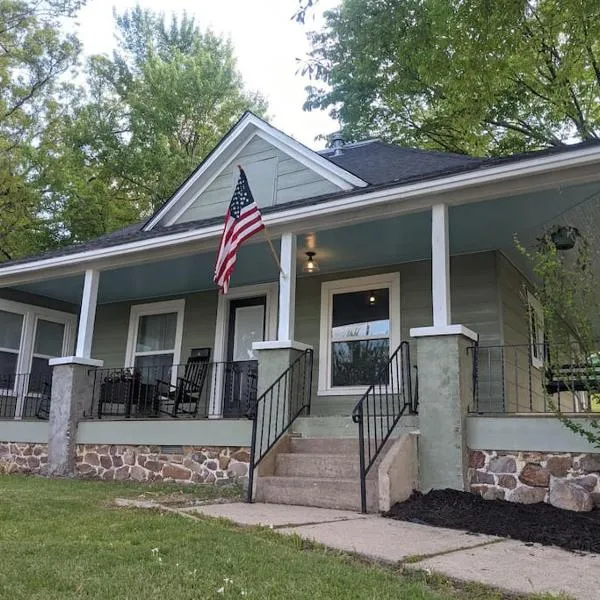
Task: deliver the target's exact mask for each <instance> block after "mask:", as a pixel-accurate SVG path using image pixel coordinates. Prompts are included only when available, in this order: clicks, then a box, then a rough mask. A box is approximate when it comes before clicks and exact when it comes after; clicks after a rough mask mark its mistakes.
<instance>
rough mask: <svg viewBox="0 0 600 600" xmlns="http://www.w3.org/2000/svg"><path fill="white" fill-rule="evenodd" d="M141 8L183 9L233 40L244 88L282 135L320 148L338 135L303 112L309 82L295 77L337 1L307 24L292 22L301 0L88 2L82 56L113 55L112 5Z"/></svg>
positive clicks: (82, 19) (324, 4)
mask: <svg viewBox="0 0 600 600" xmlns="http://www.w3.org/2000/svg"><path fill="white" fill-rule="evenodd" d="M138 3H139V4H140V5H141V6H142V8H148V9H151V10H154V11H158V12H165V13H167V14H170V13H173V12H175V13H182V12H183V11H184V10H185V11H187V12H188V14H190V15H193V16H194V17H195V18H196V21H197V23H198V24H199V25H200V27H201V28H202V29H206V28H210V29H212V30H213V31H214V32H215V33H220V34H223V35H225V36H227V37H230V38H231V40H232V42H233V45H234V48H235V54H236V57H237V60H238V68H239V70H240V72H241V73H242V76H243V78H244V81H245V84H246V87H247V88H248V89H251V90H258V91H260V92H261V93H262V95H263V96H265V97H266V98H267V100H268V102H269V110H268V114H269V116H270V122H271V123H272V124H273V125H275V126H276V127H278V128H279V129H281V130H282V131H283V132H285V133H287V134H288V135H291V136H293V137H294V138H296V139H297V140H299V141H300V142H302V143H304V144H306V145H307V146H309V147H310V148H313V149H319V148H322V147H324V145H325V144H324V142H323V141H315V138H316V137H317V136H318V135H321V134H330V133H333V132H334V131H337V130H338V125H337V123H336V122H335V121H334V120H333V119H331V118H330V117H329V116H328V115H327V113H326V112H325V111H311V112H305V111H303V110H302V104H303V103H304V100H305V97H306V93H305V91H304V88H305V86H306V85H309V83H310V81H309V79H308V78H307V77H301V76H300V74H299V73H297V71H298V63H297V60H296V59H297V58H303V57H305V56H306V54H307V52H308V51H309V50H310V44H309V42H308V40H307V39H306V33H307V31H310V30H311V29H318V28H319V26H320V24H321V23H322V17H321V15H322V12H323V11H324V10H326V9H329V8H333V7H334V6H336V5H337V4H338V3H339V0H319V3H318V4H317V8H318V9H319V10H316V11H315V12H314V14H312V15H311V16H310V17H309V18H307V20H306V25H301V24H298V23H296V22H295V21H294V20H292V19H291V17H292V16H293V14H294V12H295V11H296V9H297V7H298V0H119V1H118V2H111V0H88V3H87V5H86V6H84V8H83V9H82V10H81V12H80V14H79V17H78V22H79V36H80V39H81V41H82V42H83V47H84V53H85V54H98V53H110V52H111V51H112V49H113V48H114V46H115V40H114V26H113V16H112V13H113V6H115V5H116V6H117V8H118V10H119V11H123V10H125V9H127V8H131V7H133V6H135V5H136V4H138Z"/></svg>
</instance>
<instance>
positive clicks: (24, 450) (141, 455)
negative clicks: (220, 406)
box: [0, 442, 250, 483]
mask: <svg viewBox="0 0 600 600" xmlns="http://www.w3.org/2000/svg"><path fill="white" fill-rule="evenodd" d="M249 461H250V453H249V449H248V448H238V447H234V448H229V447H214V446H211V447H204V446H127V445H95V444H94V445H90V444H79V445H78V446H77V458H76V462H77V467H76V468H77V476H78V477H82V478H86V479H103V480H116V481H126V480H133V481H176V482H182V483H225V482H233V481H239V480H242V479H244V478H246V477H247V476H248V463H249ZM47 464H48V445H47V444H35V443H13V442H0V473H32V474H39V475H44V474H45V473H46V470H47Z"/></svg>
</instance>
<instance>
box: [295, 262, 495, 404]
mask: <svg viewBox="0 0 600 600" xmlns="http://www.w3.org/2000/svg"><path fill="white" fill-rule="evenodd" d="M393 272H399V273H400V321H401V331H402V339H403V340H409V341H411V340H410V335H409V331H410V329H411V328H413V327H426V326H429V325H432V319H433V317H432V314H433V309H432V301H431V263H430V261H419V262H413V263H404V264H399V265H394V266H387V267H377V268H372V269H361V270H359V271H345V272H343V273H336V274H335V275H318V276H316V277H315V276H311V277H306V278H300V279H298V282H297V289H296V336H295V337H296V339H297V340H298V341H299V342H304V343H306V344H310V345H312V346H313V347H314V349H315V370H314V376H313V398H314V400H313V407H314V411H313V412H314V413H315V414H319V415H335V414H338V415H348V414H350V412H351V411H352V408H353V407H354V405H355V404H356V402H357V401H358V400H359V398H360V396H318V395H317V388H318V367H317V366H318V361H319V320H320V312H321V284H322V283H323V282H325V281H333V280H336V279H349V278H353V277H363V276H365V275H376V274H378V273H393ZM450 272H451V275H450V280H451V304H452V321H453V323H459V324H461V325H465V326H466V327H468V328H469V329H472V330H473V331H475V332H477V333H479V334H480V335H481V339H482V341H483V342H485V343H496V344H497V343H499V340H500V333H501V332H500V310H499V304H498V291H497V282H496V279H497V274H496V259H495V254H494V253H493V252H487V253H481V254H472V255H465V256H456V257H452V259H451V261H450ZM411 350H412V353H413V357H412V358H413V363H415V364H416V345H415V344H414V343H413V341H411Z"/></svg>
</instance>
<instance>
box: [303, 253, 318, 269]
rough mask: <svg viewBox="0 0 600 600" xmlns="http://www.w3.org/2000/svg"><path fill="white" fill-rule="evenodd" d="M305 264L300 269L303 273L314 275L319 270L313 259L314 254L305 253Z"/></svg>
mask: <svg viewBox="0 0 600 600" xmlns="http://www.w3.org/2000/svg"><path fill="white" fill-rule="evenodd" d="M306 256H307V259H306V264H305V265H304V268H303V269H302V270H303V271H304V272H305V273H316V272H317V271H318V270H319V263H318V262H317V261H316V260H315V259H314V257H315V256H316V253H315V252H306Z"/></svg>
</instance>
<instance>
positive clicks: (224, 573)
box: [0, 476, 504, 600]
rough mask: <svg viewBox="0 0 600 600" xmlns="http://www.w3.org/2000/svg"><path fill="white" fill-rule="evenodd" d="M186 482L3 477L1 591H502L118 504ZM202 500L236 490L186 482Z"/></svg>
mask: <svg viewBox="0 0 600 600" xmlns="http://www.w3.org/2000/svg"><path fill="white" fill-rule="evenodd" d="M180 489H181V488H176V487H169V486H165V485H163V486H160V487H153V488H152V487H148V486H141V485H133V484H117V483H108V482H107V483H102V482H91V481H65V480H60V481H57V480H47V479H42V478H34V477H18V476H0V598H2V599H7V600H8V599H10V600H21V599H22V600H36V599H39V600H42V599H43V600H54V599H56V600H59V599H60V600H69V599H85V598H94V599H107V600H108V599H110V600H113V599H119V600H120V599H136V600H137V599H140V600H141V599H144V600H152V599H157V600H158V599H160V600H184V599H190V600H191V599H194V600H198V599H201V598H215V599H220V598H248V599H250V598H257V599H278V600H279V599H288V598H307V599H311V600H318V599H327V600H333V599H338V598H339V599H340V600H341V599H343V600H348V599H352V598H361V599H362V598H364V599H367V598H372V599H374V600H375V599H377V600H384V599H386V598H394V599H396V600H398V599H406V600H409V599H410V600H449V599H458V598H460V599H461V600H464V599H468V600H475V599H477V600H492V599H494V600H496V599H500V598H504V596H502V595H500V594H497V593H495V592H490V591H489V590H484V589H481V588H470V587H469V588H465V587H463V588H461V589H458V588H456V587H455V586H454V585H452V584H451V583H449V582H444V581H439V580H430V581H425V579H424V576H417V575H412V576H410V578H408V577H407V576H403V575H400V574H398V573H395V572H394V571H393V570H391V569H389V568H385V567H380V566H377V565H368V564H361V563H359V562H358V561H357V560H355V559H353V558H351V557H348V556H343V555H339V554H336V553H333V552H327V551H325V550H323V549H320V548H310V547H308V546H307V545H306V544H305V543H304V542H302V541H301V540H299V539H298V538H287V537H284V536H280V535H278V534H276V533H274V532H272V531H269V530H265V529H239V528H236V527H235V526H233V525H231V524H228V523H223V522H219V521H211V520H203V521H200V522H198V521H192V520H190V519H185V518H183V517H180V516H177V515H172V514H161V513H158V512H155V511H148V510H132V509H116V508H113V507H112V505H111V504H112V500H113V499H114V498H116V497H136V496H138V495H139V494H140V493H145V496H146V497H148V496H149V493H150V495H152V494H165V493H172V492H173V491H175V490H180ZM184 493H188V494H189V493H193V494H195V495H196V496H199V497H202V498H209V497H214V496H215V495H216V494H223V493H229V494H230V495H231V494H234V493H235V491H233V492H232V491H229V492H227V491H225V492H223V490H219V489H218V488H214V487H212V488H197V487H195V488H185V491H184Z"/></svg>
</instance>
